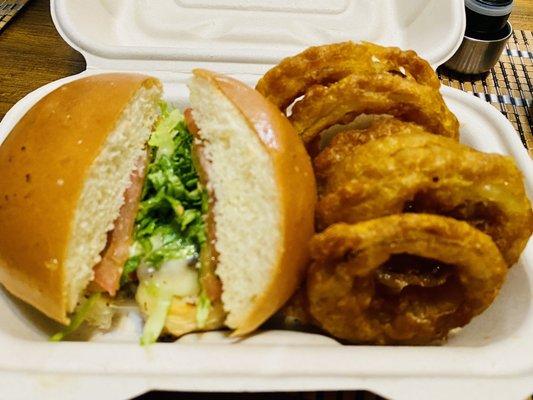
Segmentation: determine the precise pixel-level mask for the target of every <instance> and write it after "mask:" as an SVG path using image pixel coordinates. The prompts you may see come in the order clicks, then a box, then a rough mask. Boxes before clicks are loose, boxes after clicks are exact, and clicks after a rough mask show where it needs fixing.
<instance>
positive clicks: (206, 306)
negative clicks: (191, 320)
mask: <svg viewBox="0 0 533 400" xmlns="http://www.w3.org/2000/svg"><path fill="white" fill-rule="evenodd" d="M210 311H211V300H210V299H209V297H208V296H207V294H206V293H205V292H204V291H202V293H200V296H198V301H197V302H196V324H197V325H198V328H200V329H202V328H204V327H205V324H206V323H207V318H208V317H209V312H210Z"/></svg>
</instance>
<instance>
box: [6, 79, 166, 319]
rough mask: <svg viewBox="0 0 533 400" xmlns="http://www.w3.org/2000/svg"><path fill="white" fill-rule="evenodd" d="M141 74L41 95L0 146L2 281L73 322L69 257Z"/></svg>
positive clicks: (57, 316)
mask: <svg viewBox="0 0 533 400" xmlns="http://www.w3.org/2000/svg"><path fill="white" fill-rule="evenodd" d="M154 85H160V84H159V82H158V81H157V80H156V79H155V78H151V77H148V76H145V75H139V74H120V73H112V74H101V75H93V76H89V77H86V78H82V79H79V80H75V81H72V82H70V83H67V84H65V85H63V86H61V87H59V88H58V89H56V90H54V91H53V92H51V93H49V94H48V95H46V96H45V97H44V98H42V99H41V100H40V101H39V102H38V103H37V104H35V105H34V106H33V107H32V108H31V109H30V110H29V111H28V112H27V113H26V114H25V115H24V116H23V117H22V119H21V120H20V121H19V122H18V123H17V125H16V126H15V127H14V128H13V130H12V131H11V133H10V134H9V136H8V137H7V138H6V140H5V142H4V143H3V144H2V146H1V147H0V170H1V171H2V173H1V174H0V283H2V284H3V285H4V286H5V287H6V288H7V290H8V291H9V292H11V293H12V294H14V295H15V296H17V297H19V298H21V299H22V300H24V301H26V302H27V303H29V304H31V305H32V306H34V307H35V308H37V309H39V310H40V311H42V312H43V313H44V314H46V315H47V316H49V317H50V318H52V319H55V320H56V321H58V322H61V323H68V321H69V320H68V317H67V312H68V311H69V310H67V293H66V282H65V271H64V261H65V257H66V249H67V244H68V241H69V235H70V231H71V222H72V220H73V216H74V212H75V210H76V206H77V203H78V199H79V196H80V193H81V191H82V188H83V186H84V177H85V176H86V174H87V172H88V170H89V168H90V166H91V164H92V162H93V161H94V159H95V158H96V157H97V155H98V154H99V153H100V151H101V148H102V146H103V144H104V143H105V140H106V138H107V136H108V134H109V133H111V132H112V131H113V129H114V127H115V124H116V121H117V120H118V119H119V117H120V115H121V113H122V111H123V110H124V108H125V107H126V106H127V104H128V103H129V101H130V100H131V98H132V97H133V96H134V95H135V93H136V92H137V91H138V90H139V89H140V88H141V87H143V86H144V87H152V86H154Z"/></svg>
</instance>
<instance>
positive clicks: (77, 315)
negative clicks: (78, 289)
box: [50, 292, 101, 342]
mask: <svg viewBox="0 0 533 400" xmlns="http://www.w3.org/2000/svg"><path fill="white" fill-rule="evenodd" d="M100 296H101V293H99V292H98V293H94V294H92V295H91V296H90V297H89V298H88V299H87V300H85V301H84V302H82V303H80V305H79V306H78V307H77V308H76V310H75V311H74V314H73V315H72V316H71V317H70V324H69V325H68V326H66V327H65V329H63V330H62V331H61V332H57V333H56V334H55V335H53V336H52V337H51V338H50V341H51V342H60V341H62V340H63V339H64V338H65V337H67V336H68V335H70V334H71V333H73V332H74V331H76V330H77V329H78V328H79V327H80V326H81V324H83V323H84V322H85V320H86V319H87V317H88V316H89V314H90V313H91V311H92V308H93V307H94V306H95V305H96V303H97V302H98V301H99V300H100Z"/></svg>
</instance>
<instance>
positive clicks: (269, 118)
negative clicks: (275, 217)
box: [193, 69, 316, 335]
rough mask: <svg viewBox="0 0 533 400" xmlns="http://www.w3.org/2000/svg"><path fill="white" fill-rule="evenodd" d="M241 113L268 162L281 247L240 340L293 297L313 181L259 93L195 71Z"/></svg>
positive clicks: (303, 262) (297, 144)
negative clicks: (271, 166) (272, 172)
mask: <svg viewBox="0 0 533 400" xmlns="http://www.w3.org/2000/svg"><path fill="white" fill-rule="evenodd" d="M193 72H194V74H195V75H196V76H198V77H202V78H204V79H207V80H209V81H210V82H211V83H212V84H213V85H215V87H217V88H218V89H219V90H220V91H221V92H222V93H223V94H224V95H225V96H226V97H227V98H228V100H230V101H231V102H232V103H233V104H234V105H235V107H236V108H237V109H238V110H239V111H240V112H241V114H242V115H243V117H244V118H245V119H246V121H247V123H248V124H249V126H250V127H251V128H252V129H253V130H254V131H255V132H256V134H257V136H258V138H259V139H260V141H261V143H262V144H263V146H264V148H265V151H267V152H268V153H269V155H270V157H271V159H272V160H273V164H274V167H275V174H276V181H277V186H278V189H279V195H280V199H281V205H280V212H281V224H280V230H279V232H277V233H275V234H279V235H280V237H281V238H282V240H281V246H280V248H279V249H277V252H278V259H277V260H278V261H277V263H276V266H275V269H274V273H273V274H272V276H271V277H270V278H271V280H270V282H269V284H268V287H267V289H266V291H265V292H264V293H262V294H261V295H260V296H259V297H258V298H257V300H256V301H255V305H254V307H252V309H251V311H250V312H249V314H248V315H247V316H246V317H245V318H243V322H242V323H241V324H240V326H239V327H237V329H236V330H235V331H234V333H233V334H234V335H244V334H247V333H249V332H251V331H253V330H255V329H256V328H257V327H258V326H259V325H261V324H262V323H263V322H264V321H265V320H267V319H268V318H269V317H270V316H271V315H272V314H273V313H275V312H276V311H277V310H278V309H279V308H280V307H281V306H282V305H283V304H284V303H285V302H286V301H287V300H288V299H289V297H290V296H291V295H292V294H293V293H294V291H295V290H296V288H297V286H298V285H299V284H300V282H301V281H302V279H303V274H304V271H305V269H306V266H307V264H308V260H309V250H308V245H309V240H310V239H311V237H312V236H313V233H314V209H315V203H316V188H315V178H314V174H313V169H312V165H311V160H310V158H309V156H308V154H307V152H306V151H305V148H304V146H303V143H302V142H301V140H300V139H299V137H298V135H297V133H296V131H295V129H294V128H293V126H292V125H291V123H290V122H289V121H288V119H287V118H286V117H285V116H284V115H283V114H282V113H281V112H280V111H279V110H278V109H277V108H276V107H275V106H274V105H273V104H272V103H271V102H269V101H268V100H266V99H265V98H264V97H263V96H262V95H261V94H260V93H259V92H257V91H255V90H254V89H252V88H250V87H248V86H246V85H244V84H243V83H241V82H239V81H237V80H235V79H232V78H229V77H226V76H222V75H218V74H215V73H212V72H209V71H205V70H201V69H196V70H194V71H193Z"/></svg>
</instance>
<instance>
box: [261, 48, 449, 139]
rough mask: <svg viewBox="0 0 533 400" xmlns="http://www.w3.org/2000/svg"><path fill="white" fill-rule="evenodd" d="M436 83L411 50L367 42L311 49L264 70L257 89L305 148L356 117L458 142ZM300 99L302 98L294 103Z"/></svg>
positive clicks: (426, 64) (428, 67)
mask: <svg viewBox="0 0 533 400" xmlns="http://www.w3.org/2000/svg"><path fill="white" fill-rule="evenodd" d="M439 87H440V82H439V80H438V77H437V75H436V74H435V72H434V71H433V69H432V68H431V66H430V65H429V64H428V62H427V61H425V60H423V59H422V58H420V57H418V55H417V54H416V53H415V52H414V51H402V50H400V49H398V48H396V47H382V46H379V45H376V44H372V43H367V42H363V43H353V42H343V43H337V44H330V45H324V46H317V47H311V48H309V49H307V50H305V51H304V52H302V53H300V54H297V55H295V56H293V57H288V58H286V59H284V60H283V61H282V62H281V63H280V64H278V65H277V66H275V67H274V68H272V69H271V70H269V71H268V72H267V73H266V74H265V75H264V76H263V77H262V78H261V79H260V80H259V82H258V84H257V86H256V89H257V90H258V91H259V92H260V93H261V94H263V95H264V96H265V97H266V98H267V99H269V100H270V101H271V102H272V103H274V104H275V105H276V106H277V107H278V108H279V109H280V110H281V111H282V112H284V113H285V114H286V115H287V116H289V110H288V106H290V105H291V104H292V103H293V102H294V101H295V100H298V101H297V102H296V103H295V104H294V107H292V109H291V110H290V112H291V114H290V119H291V120H292V122H293V124H294V126H295V128H296V129H297V131H298V133H299V134H300V135H301V137H302V138H303V140H304V142H305V143H306V145H308V146H312V143H313V142H314V141H315V140H316V139H317V136H319V135H320V134H321V132H322V131H323V130H325V129H327V128H329V127H330V126H332V125H335V124H346V123H349V122H350V121H352V120H353V119H354V118H355V117H357V116H358V115H361V114H389V115H392V116H395V117H396V118H398V119H400V120H403V121H408V122H414V123H416V124H418V125H421V126H423V127H424V128H425V129H426V130H427V131H429V132H432V133H435V134H439V135H444V136H448V137H452V138H455V139H457V138H458V135H459V133H458V132H459V123H458V122H457V119H456V118H455V116H454V115H453V114H452V113H451V112H450V111H449V110H448V108H447V107H446V104H445V103H444V100H443V99H442V96H441V94H440V93H439V90H438V89H439ZM301 96H304V97H303V99H299V98H300V97H301Z"/></svg>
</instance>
